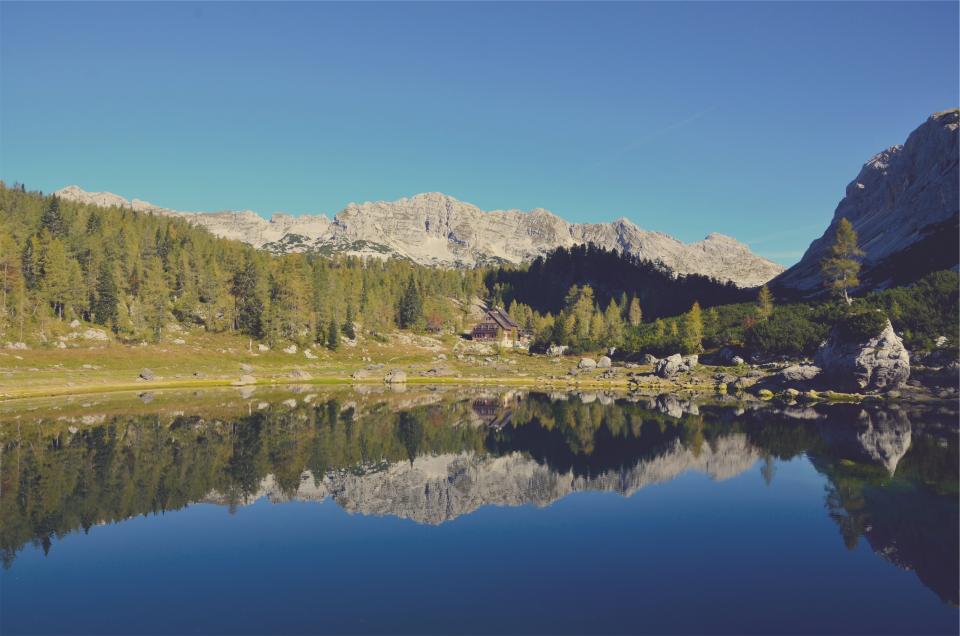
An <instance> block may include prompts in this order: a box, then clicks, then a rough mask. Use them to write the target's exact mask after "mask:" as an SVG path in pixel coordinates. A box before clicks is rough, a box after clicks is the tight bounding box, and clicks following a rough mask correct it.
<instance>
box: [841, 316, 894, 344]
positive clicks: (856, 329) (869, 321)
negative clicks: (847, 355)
mask: <svg viewBox="0 0 960 636" xmlns="http://www.w3.org/2000/svg"><path fill="white" fill-rule="evenodd" d="M886 326H887V316H886V314H884V313H883V312H882V311H878V310H876V309H867V310H860V311H852V312H850V313H848V314H846V315H844V316H841V317H840V319H839V320H837V323H836V325H835V326H834V328H835V329H836V330H837V335H839V336H840V337H841V338H842V339H843V340H847V341H850V342H866V341H867V340H870V339H871V338H876V337H877V336H879V335H880V332H882V331H883V328H884V327H886Z"/></svg>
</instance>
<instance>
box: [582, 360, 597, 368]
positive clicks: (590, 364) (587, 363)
mask: <svg viewBox="0 0 960 636" xmlns="http://www.w3.org/2000/svg"><path fill="white" fill-rule="evenodd" d="M596 366H597V361H596V360H594V359H593V358H580V362H579V363H578V364H577V368H578V369H593V368H596Z"/></svg>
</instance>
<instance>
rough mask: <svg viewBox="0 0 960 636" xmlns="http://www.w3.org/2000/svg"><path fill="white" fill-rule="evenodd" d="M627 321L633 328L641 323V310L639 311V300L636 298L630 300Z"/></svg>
mask: <svg viewBox="0 0 960 636" xmlns="http://www.w3.org/2000/svg"><path fill="white" fill-rule="evenodd" d="M629 320H630V325H631V326H633V327H639V326H640V324H641V323H642V322H643V310H642V309H640V300H639V299H638V298H637V297H636V296H634V297H633V298H632V299H630V311H629Z"/></svg>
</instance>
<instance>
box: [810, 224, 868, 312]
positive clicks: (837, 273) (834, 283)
mask: <svg viewBox="0 0 960 636" xmlns="http://www.w3.org/2000/svg"><path fill="white" fill-rule="evenodd" d="M863 254H864V252H863V250H861V249H860V247H859V246H858V245H857V233H856V232H855V231H854V229H853V225H852V224H851V223H850V221H848V220H847V219H846V218H842V219H840V222H839V223H837V230H836V234H835V235H834V240H833V245H831V246H830V249H829V250H828V252H827V256H826V257H825V258H824V259H823V261H821V263H820V272H821V274H822V276H823V283H824V286H825V287H827V289H829V290H831V291H832V292H833V293H835V294H837V295H839V296H840V297H841V298H843V300H844V302H846V303H847V304H848V305H849V304H851V303H852V302H853V301H852V300H851V299H850V293H849V292H850V290H851V289H853V288H855V287H856V286H857V285H859V284H860V281H859V279H858V278H857V276H858V274H859V273H860V263H859V261H857V260H856V259H857V257H859V256H863Z"/></svg>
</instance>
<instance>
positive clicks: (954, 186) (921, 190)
mask: <svg viewBox="0 0 960 636" xmlns="http://www.w3.org/2000/svg"><path fill="white" fill-rule="evenodd" d="M958 121H960V114H958V111H957V110H956V109H954V110H949V111H944V112H942V113H936V114H934V115H932V116H931V117H930V118H929V119H928V120H927V121H926V123H924V124H922V125H921V126H920V127H919V128H917V129H916V130H914V131H913V132H912V133H911V134H910V136H909V137H908V138H907V141H906V143H905V144H903V145H902V146H893V147H891V148H888V149H886V150H884V151H883V152H881V153H879V154H877V155H876V156H874V157H873V158H872V159H870V161H868V162H867V163H866V164H864V166H863V168H862V169H861V170H860V174H859V175H857V178H856V179H854V180H853V181H851V182H850V184H849V185H848V186H847V191H846V196H845V197H844V198H843V200H842V201H840V204H839V205H838V206H837V209H836V211H835V212H834V215H833V221H832V222H831V223H830V227H828V228H827V231H826V232H824V234H823V236H822V237H820V238H819V239H817V240H815V241H814V242H813V243H812V244H811V245H810V247H809V248H808V249H807V251H806V253H805V254H804V255H803V258H802V259H801V260H800V262H799V263H797V264H796V265H794V266H793V267H791V268H790V269H789V270H787V271H786V272H784V273H783V274H781V275H780V276H778V277H777V278H776V279H774V281H773V282H772V283H771V286H772V287H774V288H786V289H791V290H798V291H800V292H803V293H804V294H805V295H812V294H815V293H818V292H820V291H821V283H820V269H819V266H820V261H821V259H822V258H823V256H824V253H825V251H826V249H827V248H828V247H829V246H830V244H831V243H832V241H833V237H834V234H835V233H836V227H837V223H839V222H840V219H843V218H846V219H848V220H849V221H850V223H852V224H853V228H854V230H856V232H857V235H858V237H859V242H860V247H861V248H863V250H864V251H865V252H866V256H865V257H864V260H863V269H862V270H861V275H860V279H861V280H862V281H864V282H865V283H866V284H867V286H868V287H884V286H887V285H889V282H888V280H887V279H888V278H889V277H890V270H891V267H893V266H892V264H891V263H890V261H891V259H894V258H895V257H896V256H898V255H902V254H903V253H904V251H905V250H908V249H909V248H911V247H914V248H915V249H916V248H917V247H919V246H922V245H923V244H924V242H925V241H926V242H928V243H929V242H930V241H935V240H936V238H937V236H936V235H937V234H940V233H942V232H944V231H946V232H949V233H950V234H949V236H950V245H949V246H948V247H947V248H946V252H949V253H945V254H938V255H933V256H934V257H935V258H934V261H932V262H931V267H933V268H934V269H946V268H949V267H953V266H955V265H957V255H956V254H957V245H956V229H949V228H948V229H946V230H945V229H944V224H945V223H949V222H951V220H952V222H953V226H952V227H954V228H955V224H956V219H957V215H958V208H960V205H958V196H960V195H958V191H960V180H958V161H957V148H958V146H957V130H958V126H960V124H958ZM921 251H924V252H928V251H929V250H921ZM940 251H944V249H941V250H940ZM919 256H920V257H922V260H924V261H926V260H927V259H929V258H930V257H931V254H929V253H922V254H919ZM944 259H946V260H944ZM910 260H920V259H910ZM885 263H886V264H885ZM904 265H910V263H906V264H904ZM922 273H924V272H918V274H922ZM916 277H918V276H914V278H916Z"/></svg>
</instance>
